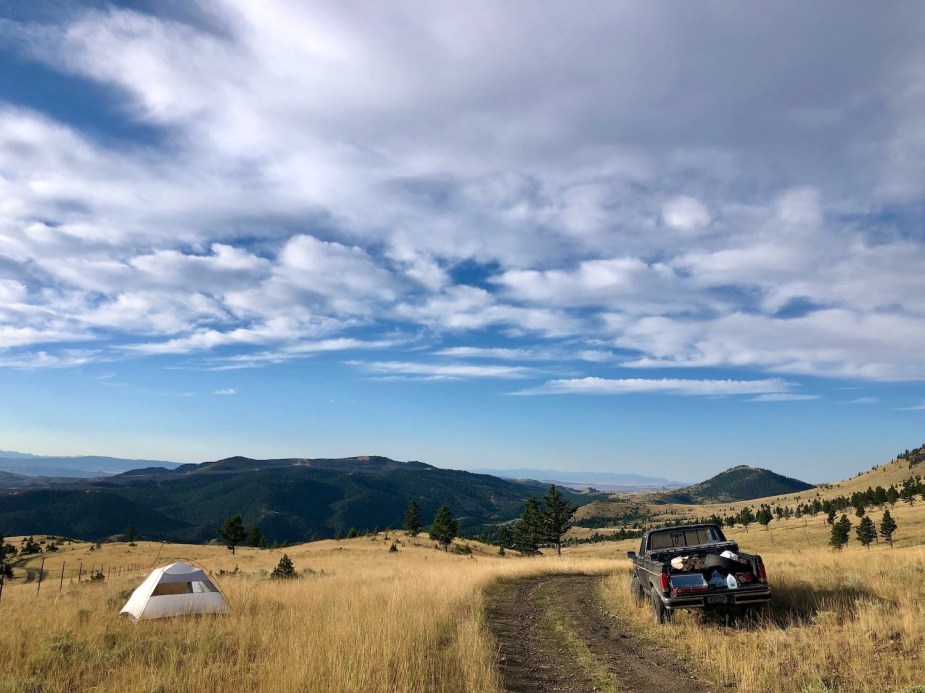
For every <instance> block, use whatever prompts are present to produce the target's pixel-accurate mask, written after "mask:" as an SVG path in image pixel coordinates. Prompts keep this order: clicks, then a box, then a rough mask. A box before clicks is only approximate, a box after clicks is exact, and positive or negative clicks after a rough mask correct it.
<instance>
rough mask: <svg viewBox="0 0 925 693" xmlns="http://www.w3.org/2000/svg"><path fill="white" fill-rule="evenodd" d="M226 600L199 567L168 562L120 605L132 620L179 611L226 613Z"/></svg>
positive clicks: (149, 576)
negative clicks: (122, 605) (123, 604)
mask: <svg viewBox="0 0 925 693" xmlns="http://www.w3.org/2000/svg"><path fill="white" fill-rule="evenodd" d="M228 612H229V608H228V602H227V601H225V597H224V596H223V595H222V593H221V592H219V591H218V589H217V588H216V587H215V585H213V584H212V581H211V580H209V578H208V576H206V574H205V572H204V571H203V570H202V569H201V568H195V567H193V566H191V565H187V564H186V563H179V562H177V563H171V564H170V565H165V566H164V567H163V568H157V569H155V570H153V571H152V572H151V574H150V575H148V577H147V578H145V581H144V582H143V583H141V585H140V586H139V587H138V589H136V590H135V591H134V592H132V596H131V597H129V600H128V601H127V602H126V603H125V606H124V607H122V611H120V612H119V613H120V614H125V615H126V616H128V617H129V618H131V619H132V620H133V621H140V620H141V619H143V618H164V617H166V616H181V615H183V614H227V613H228Z"/></svg>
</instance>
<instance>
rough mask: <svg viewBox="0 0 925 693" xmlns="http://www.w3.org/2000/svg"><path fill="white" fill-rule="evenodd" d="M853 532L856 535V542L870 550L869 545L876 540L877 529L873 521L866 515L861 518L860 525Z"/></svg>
mask: <svg viewBox="0 0 925 693" xmlns="http://www.w3.org/2000/svg"><path fill="white" fill-rule="evenodd" d="M854 531H855V534H857V537H858V541H859V542H861V543H862V544H863V545H864V546H866V547H867V548H868V549H869V548H870V543H871V542H872V541H873V540H874V539H876V538H877V528H876V527H875V526H874V521H873V520H871V519H870V518H869V517H868V516H866V515H865V516H864V517H862V518H861V523H860V524H859V525H858V526H857V527H856V528H855V530H854Z"/></svg>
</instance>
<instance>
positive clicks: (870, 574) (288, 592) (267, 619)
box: [0, 486, 925, 693]
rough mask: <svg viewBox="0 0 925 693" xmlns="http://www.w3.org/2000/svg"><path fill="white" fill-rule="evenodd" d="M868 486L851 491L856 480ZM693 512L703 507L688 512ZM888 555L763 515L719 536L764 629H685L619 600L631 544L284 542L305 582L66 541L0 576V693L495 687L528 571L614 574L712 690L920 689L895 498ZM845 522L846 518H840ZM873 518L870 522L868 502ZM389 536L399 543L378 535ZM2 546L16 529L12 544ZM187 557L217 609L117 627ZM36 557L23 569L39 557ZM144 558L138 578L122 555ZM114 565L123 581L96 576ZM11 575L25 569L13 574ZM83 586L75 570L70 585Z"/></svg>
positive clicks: (265, 561) (156, 550)
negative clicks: (746, 557) (457, 548)
mask: <svg viewBox="0 0 925 693" xmlns="http://www.w3.org/2000/svg"><path fill="white" fill-rule="evenodd" d="M865 487H866V486H865ZM700 512H701V513H702V512H703V510H702V509H700ZM892 514H893V516H894V518H895V519H896V521H897V523H898V524H899V529H898V531H897V534H896V538H897V542H896V545H897V548H895V549H890V548H889V547H887V546H885V545H883V544H880V545H879V546H874V547H873V548H871V549H870V550H866V549H864V548H862V547H861V546H860V545H858V543H857V542H856V541H855V540H854V535H853V533H852V541H851V545H849V547H848V548H846V549H845V550H844V551H842V552H835V551H832V550H831V549H829V548H828V546H827V541H828V535H829V527H828V526H827V525H826V524H825V522H824V518H823V517H822V516H821V515H820V516H817V517H816V518H802V519H800V520H797V519H795V518H793V519H790V520H784V521H778V520H775V521H774V522H772V523H771V525H770V531H768V530H765V529H764V528H762V527H760V526H758V525H753V526H752V527H751V528H750V531H749V532H747V533H746V532H745V531H744V530H743V529H742V528H740V527H736V528H735V529H733V530H730V531H729V532H728V534H729V536H730V538H731V539H734V540H736V541H738V542H739V544H740V545H741V546H742V548H743V549H744V550H750V551H756V552H759V553H761V554H762V555H763V556H764V558H765V562H766V564H767V566H768V571H769V576H770V581H771V585H772V587H773V589H774V591H775V609H774V612H773V615H772V618H770V619H769V620H768V621H767V622H765V623H762V624H760V625H759V626H758V627H757V628H753V629H749V630H735V629H726V628H723V627H721V626H717V625H711V624H706V625H703V624H700V623H698V622H697V621H696V620H695V619H694V618H693V617H691V616H689V615H686V614H681V615H680V616H679V618H678V619H677V622H676V623H675V624H673V625H671V626H668V627H660V626H656V624H655V623H654V620H653V619H652V617H651V615H650V613H649V611H648V610H647V609H639V608H636V607H635V606H634V605H632V604H631V603H630V599H629V593H628V590H627V583H628V576H629V572H628V571H629V562H628V561H627V560H626V559H625V558H622V557H623V556H625V551H626V550H627V549H635V548H637V546H638V540H628V541H624V542H617V543H613V542H602V543H598V544H590V545H587V544H586V545H582V546H580V547H578V548H569V549H567V550H566V551H565V555H564V556H563V557H562V558H557V557H555V556H554V555H548V556H544V557H541V558H534V559H521V558H516V557H513V556H509V557H506V558H500V557H498V556H497V555H496V553H495V551H496V549H495V548H494V547H487V546H483V545H481V544H479V543H477V542H467V543H468V544H469V545H470V546H471V547H472V549H473V558H468V557H466V556H461V555H454V554H452V553H450V554H445V553H444V552H442V551H436V550H434V549H433V545H432V544H431V543H430V542H428V541H427V540H426V539H421V540H419V542H418V543H419V544H420V545H419V546H413V545H411V544H410V542H409V541H408V539H407V538H406V537H404V535H403V534H401V533H393V535H392V537H390V539H389V540H385V539H384V535H383V534H380V535H379V537H378V538H375V539H371V538H368V537H362V538H358V539H353V540H344V541H321V542H315V543H311V544H304V545H300V546H295V547H290V548H288V549H286V553H288V555H289V556H290V557H291V558H292V560H293V562H294V563H295V565H296V568H297V569H299V570H302V571H306V570H307V569H311V570H312V571H313V572H312V573H306V574H305V575H304V576H303V577H302V579H300V580H297V581H293V582H286V583H279V582H275V581H271V580H269V579H268V578H267V575H268V573H269V571H270V570H272V568H273V567H274V566H275V565H276V563H277V562H278V560H279V558H280V557H281V555H282V551H260V550H256V549H249V548H241V549H238V553H237V555H236V556H232V555H231V554H230V552H228V551H227V550H226V549H224V548H223V547H220V546H190V545H169V544H168V545H160V544H156V543H149V542H139V545H138V546H137V547H130V546H128V545H126V544H105V545H103V547H102V548H101V549H98V550H93V551H91V550H90V546H91V545H90V544H86V543H74V544H71V545H67V544H65V545H63V546H62V547H61V549H60V550H59V551H58V552H57V553H54V554H47V555H46V563H45V568H46V571H47V577H46V582H45V583H44V584H43V585H42V588H41V592H40V593H39V594H38V595H37V594H36V583H35V582H34V581H32V582H27V583H25V584H23V582H22V579H21V578H19V579H17V580H14V581H13V583H9V582H8V583H7V585H6V586H5V588H4V592H3V596H2V600H0V624H2V626H3V627H2V628H0V693H6V692H8V691H49V692H52V691H72V690H81V691H85V690H86V691H93V690H104V689H105V690H110V689H112V688H117V689H119V688H121V689H124V690H126V691H187V690H190V691H191V690H255V691H269V690H273V691H380V690H381V691H479V692H482V691H486V692H491V691H498V690H499V687H500V682H499V679H498V674H497V671H496V669H495V667H494V653H495V650H494V644H493V642H492V639H491V636H490V634H489V633H488V631H487V628H486V624H485V621H484V618H485V617H484V594H485V591H486V589H488V588H489V587H490V586H491V585H492V584H493V583H494V582H495V581H497V580H499V579H509V578H515V577H518V576H524V575H528V574H536V573H542V572H589V573H590V572H593V573H597V572H600V573H604V574H612V576H611V577H608V578H607V579H606V580H605V583H604V585H603V593H604V598H605V599H606V600H607V601H608V602H609V603H610V605H611V606H612V610H613V611H614V612H616V613H618V614H619V615H621V617H623V618H625V619H626V620H627V621H628V622H629V623H631V624H632V625H633V627H634V628H635V629H637V630H638V632H639V633H640V635H641V637H652V638H656V639H658V640H659V641H660V642H666V641H668V642H670V643H671V644H672V645H673V646H674V647H676V648H678V649H679V650H681V651H682V652H683V653H685V655H686V656H687V657H689V658H690V659H691V660H692V662H694V663H695V665H696V666H697V667H698V668H699V669H701V670H702V671H703V672H704V673H705V674H706V675H707V676H708V677H712V678H713V679H715V682H716V683H717V684H718V685H731V686H735V687H736V688H738V689H740V690H742V691H781V692H784V691H786V692H788V693H789V692H790V691H807V692H809V691H824V690H831V691H874V690H877V691H897V690H902V689H903V688H904V687H908V686H912V685H916V684H918V685H921V684H925V673H923V672H925V668H923V664H925V662H923V655H922V653H923V652H925V587H923V585H925V548H923V546H922V545H923V543H925V503H921V502H917V503H916V504H915V505H914V506H913V507H909V506H905V505H902V504H897V505H896V507H895V508H894V509H893V510H892ZM849 516H850V517H851V519H852V521H854V522H855V523H856V522H857V518H855V517H853V516H851V515H849ZM871 516H872V517H873V519H874V520H875V522H879V519H880V513H879V511H873V512H872V513H871ZM395 538H398V539H399V540H400V541H401V542H403V543H402V545H401V546H400V550H399V551H398V553H394V554H392V553H389V552H388V546H389V545H390V544H391V542H392V540H393V539H395ZM10 542H11V543H14V544H15V543H17V539H16V538H11V539H10ZM176 559H187V560H191V561H194V562H200V563H201V564H203V565H204V566H206V567H207V568H209V569H210V570H212V571H214V572H215V573H218V571H219V570H225V571H231V570H233V569H234V568H235V567H237V568H238V570H239V574H238V575H237V576H235V577H229V576H225V577H221V576H220V577H218V578H217V582H218V584H219V585H220V586H221V588H222V589H223V590H224V591H225V593H226V594H227V596H228V598H229V601H230V603H231V606H232V614H231V616H228V617H224V618H212V617H206V618H195V617H193V618H178V619H168V620H163V621H149V622H142V623H140V624H132V623H130V622H128V621H126V620H123V619H121V618H120V617H119V616H118V611H119V609H120V608H121V607H122V605H123V603H124V602H125V600H126V599H127V597H128V594H129V592H130V590H131V589H133V588H134V587H135V586H136V585H137V584H139V583H140V581H141V580H142V579H143V578H144V576H145V575H146V574H147V572H148V570H149V569H150V567H151V566H152V564H153V563H155V562H156V563H157V564H158V565H163V564H164V563H167V562H170V561H171V560H176ZM38 560H39V559H38V557H35V558H31V559H29V561H28V566H27V567H30V568H32V570H33V572H34V571H35V570H36V569H37V568H38ZM62 561H64V562H66V567H67V574H68V575H69V576H70V575H71V574H72V573H71V569H72V568H76V567H77V565H78V564H79V563H80V562H82V563H83V568H84V571H85V572H84V574H85V575H86V571H88V570H89V568H90V566H91V564H92V565H94V566H96V567H99V566H100V565H101V564H102V565H104V566H106V571H107V573H108V577H107V579H106V581H105V582H104V584H93V585H90V584H80V585H77V584H75V582H74V580H73V578H71V577H68V578H66V579H65V581H64V585H63V590H61V591H60V592H59V591H58V584H59V583H58V576H59V575H60V573H59V569H60V566H61V562H62ZM131 565H141V566H142V568H141V569H139V570H136V571H133V572H132V571H129V572H126V571H125V567H126V566H131ZM113 567H117V568H118V567H122V568H123V570H122V572H121V575H120V574H119V573H118V572H110V571H111V570H112V568H113ZM16 570H17V574H18V575H20V576H21V575H23V574H24V571H23V567H22V566H20V567H17V569H16ZM84 580H86V578H84Z"/></svg>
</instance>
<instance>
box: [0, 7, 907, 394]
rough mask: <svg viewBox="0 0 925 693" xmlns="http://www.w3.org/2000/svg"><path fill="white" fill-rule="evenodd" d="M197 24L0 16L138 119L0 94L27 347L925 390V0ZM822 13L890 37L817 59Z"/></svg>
mask: <svg viewBox="0 0 925 693" xmlns="http://www.w3.org/2000/svg"><path fill="white" fill-rule="evenodd" d="M152 11H157V8H155V9H154V10H152ZM195 12H198V13H200V15H198V20H201V23H199V24H197V21H196V18H194V19H193V20H191V21H189V22H188V23H183V22H178V21H174V20H170V19H167V18H164V17H158V16H155V15H153V14H145V13H141V12H135V11H131V10H125V9H115V8H107V9H105V10H81V9H73V8H71V9H69V10H68V11H67V12H66V13H62V15H61V16H60V17H52V16H51V15H50V14H48V15H43V16H42V17H40V18H39V21H37V22H33V23H23V22H15V21H11V20H2V21H0V40H3V41H4V45H6V46H8V47H9V50H12V51H18V52H19V54H21V56H22V57H23V58H25V59H27V60H38V61H41V62H42V63H43V64H44V65H45V66H46V67H47V68H49V69H52V70H57V71H59V72H61V73H64V74H69V75H74V74H76V75H79V76H80V77H81V78H83V79H85V80H89V81H91V82H93V83H95V84H98V85H101V86H102V88H103V89H105V90H106V99H100V100H99V102H100V103H102V102H104V101H105V102H106V103H107V104H111V106H112V107H111V108H108V107H107V110H106V111H105V113H104V111H103V109H102V108H101V109H100V111H99V113H100V114H101V119H102V118H103V117H104V116H105V120H101V122H100V123H94V124H93V126H92V127H86V128H85V127H84V126H85V125H86V124H85V123H81V122H77V123H71V124H68V123H66V122H63V121H59V120H56V119H55V116H53V115H51V114H49V113H39V112H37V111H34V110H29V109H28V108H23V107H16V106H12V105H5V106H3V107H2V108H0V171H3V175H2V176H0V349H4V350H6V351H7V352H9V353H8V356H9V359H13V360H15V359H16V358H25V357H18V356H15V355H14V354H15V353H18V352H17V351H16V350H18V349H24V348H31V347H35V346H41V348H42V350H43V351H42V352H41V353H44V354H45V355H46V356H45V357H44V358H38V359H33V360H34V361H35V362H37V363H39V362H43V361H44V362H46V363H48V364H51V363H57V364H64V363H70V362H72V359H71V358H69V357H68V356H67V354H66V352H65V350H69V349H70V350H73V349H74V347H75V344H74V343H75V342H80V343H81V344H82V345H84V346H86V347H87V349H88V351H87V352H86V353H87V354H89V355H88V356H86V358H91V359H103V358H111V357H112V353H113V352H114V351H115V353H117V354H122V355H123V356H124V354H126V353H130V354H135V355H145V354H197V353H204V352H208V351H209V350H212V349H216V348H223V349H224V350H226V351H229V352H235V353H234V354H233V355H234V356H241V357H242V360H241V361H240V362H239V364H243V363H249V364H252V365H253V364H258V363H274V362H279V361H280V360H286V359H289V358H292V357H293V355H294V354H297V353H299V352H297V351H296V350H295V349H296V347H297V346H298V345H299V344H304V343H308V342H314V343H318V344H321V343H325V342H327V343H329V344H335V343H336V342H335V341H330V340H338V339H343V340H349V339H350V338H349V337H346V336H345V334H347V333H348V331H350V330H355V329H356V328H358V327H362V328H364V330H367V331H368V332H364V334H370V335H372V336H371V337H370V339H369V341H371V342H377V341H379V342H381V341H387V335H388V334H389V333H391V332H392V331H393V330H395V329H396V325H398V329H400V330H403V331H405V332H408V333H412V332H416V331H421V332H424V333H427V334H428V335H429V336H431V337H433V339H434V340H437V341H439V340H441V339H445V340H447V341H452V340H454V339H460V340H461V341H465V342H477V341H478V340H479V339H480V338H481V337H482V336H483V335H484V334H485V333H491V336H492V338H493V339H494V338H497V337H498V335H499V334H500V335H501V336H504V335H508V336H515V337H518V338H519V339H518V342H517V343H518V344H522V343H523V341H525V340H526V339H530V340H534V341H535V342H537V343H536V344H535V345H534V346H529V347H523V348H524V349H525V352H524V354H523V356H522V357H523V359H524V360H530V361H537V360H546V356H547V355H548V356H549V357H550V358H549V359H548V360H556V359H558V358H570V359H571V358H576V357H577V358H579V359H581V358H584V359H585V360H587V361H596V360H607V359H608V358H609V354H610V347H614V348H616V349H623V350H626V351H629V352H632V353H633V354H634V355H633V356H629V357H627V358H628V360H629V363H628V364H627V365H631V366H635V367H639V368H647V367H666V366H668V367H693V366H698V367H702V368H715V367H729V366H737V367H742V368H748V369H752V370H753V371H756V372H762V373H792V374H813V375H823V376H834V377H843V376H850V377H855V378H864V379H873V380H882V379H898V380H900V379H920V378H925V357H923V355H922V352H921V350H920V349H919V347H918V345H920V344H921V342H922V339H923V337H925V310H923V309H922V307H921V306H920V305H919V304H918V303H917V301H916V300H915V299H916V297H918V296H921V295H925V273H922V272H921V267H922V266H923V265H925V243H923V242H922V240H921V238H920V237H919V235H920V234H917V232H916V231H915V229H917V228H918V227H919V226H921V223H920V221H921V218H920V217H921V211H920V210H921V201H922V195H921V190H922V189H925V168H923V167H922V165H921V161H922V160H925V159H923V157H921V156H917V154H918V153H921V152H923V151H925V146H923V143H925V140H923V138H922V135H921V133H922V132H923V131H925V129H923V127H922V115H921V114H922V112H923V109H922V103H923V94H925V88H923V85H925V72H923V71H922V69H921V65H922V57H923V49H922V41H921V37H920V35H919V34H920V32H918V31H917V28H918V27H919V26H920V24H921V20H922V19H923V13H925V10H923V9H922V8H920V7H917V6H913V5H907V6H904V7H903V9H902V10H901V11H897V12H890V13H881V12H876V11H874V10H870V9H869V8H867V9H865V8H862V7H853V8H849V9H843V10H842V11H840V12H838V13H833V12H832V11H831V9H827V8H825V7H824V6H814V5H810V4H805V5H802V6H800V7H795V8H790V9H789V10H788V11H787V12H784V13H780V14H779V15H775V16H773V17H769V16H767V13H764V12H759V11H756V10H754V9H753V8H751V7H747V6H743V7H739V8H736V10H735V11H733V12H727V11H725V10H724V11H719V10H715V9H714V10H709V11H707V12H706V14H703V10H702V9H696V10H695V9H692V8H685V9H682V10H680V11H679V10H678V8H676V7H671V8H668V7H666V6H662V5H660V4H658V3H648V4H638V5H625V4H612V3H599V4H593V7H592V11H588V12H581V13H576V12H573V11H571V10H570V9H569V8H567V7H565V6H556V5H531V6H526V5H521V4H517V3H514V4H491V3H489V4H485V5H483V6H480V8H479V11H478V12H470V11H464V10H462V9H459V8H456V7H452V6H448V5H446V4H439V3H411V4H409V5H405V6H403V7H401V8H400V9H398V10H395V9H385V8H382V7H378V6H375V5H366V6H363V7H362V8H357V7H355V6H351V5H338V4H336V3H335V4H331V5H319V4H308V5H306V4H303V3H292V2H284V1H283V0H267V1H266V2H262V3H259V5H251V4H241V3H231V2H224V1H223V2H218V3H212V4H209V5H202V6H199V7H198V9H197V10H196V11H195ZM195 12H194V14H195ZM42 22H45V23H42ZM820 24H825V25H828V26H832V30H833V32H836V33H839V35H857V34H859V33H863V35H864V37H865V46H867V47H868V49H867V50H865V51H864V53H863V55H861V54H859V53H858V52H857V51H856V50H854V46H855V45H856V42H855V41H845V42H843V44H838V45H834V46H832V47H831V50H830V51H829V52H827V53H826V55H825V56H822V58H820V56H819V51H818V41H817V38H816V36H815V35H813V34H812V33H811V32H800V31H797V32H795V31H793V27H794V26H819V25H820ZM485 26H491V27H492V31H491V32H485ZM216 27H218V28H219V29H218V30H216V29H215V28H216ZM449 27H451V29H450V28H449ZM549 27H555V31H550V30H549ZM714 32H717V33H721V34H722V35H723V36H724V37H726V39H728V40H724V41H722V42H717V41H710V40H708V39H709V38H710V37H711V36H713V35H714ZM654 33H657V34H658V35H661V36H667V37H670V40H666V41H662V42H660V43H659V45H658V47H657V49H656V50H655V51H654V52H653V51H652V50H651V46H650V45H649V38H648V37H650V36H651V35H653V34H654ZM729 37H732V38H729ZM412 38H413V40H411V39H412ZM641 52H644V53H646V54H647V55H649V56H650V59H648V60H646V61H644V63H640V62H639V61H638V60H637V57H638V55H640V54H641ZM782 53H785V54H786V55H788V56H791V58H790V59H789V60H788V61H786V62H785V64H781V63H780V61H778V60H776V57H777V56H779V55H780V54H782ZM770 58H774V59H770ZM807 66H809V67H807ZM614 84H619V85H620V88H619V89H613V85H614ZM818 84H825V85H826V89H824V90H820V89H818V88H816V86H817V85H818ZM743 94H747V95H748V98H743V97H742V95H743ZM666 104H670V108H669V107H666ZM56 113H58V117H60V118H62V119H66V118H67V117H68V114H67V113H66V112H65V111H63V110H62V111H56ZM872 114H876V116H875V117H874V116H873V115H872ZM110 120H112V121H113V122H118V123H119V124H120V125H129V126H131V127H130V129H131V128H141V129H144V128H148V129H149V130H150V132H151V133H153V134H152V138H151V140H150V141H148V140H144V141H132V140H131V138H130V137H127V138H120V136H119V135H118V134H117V133H110V132H107V123H108V122H109V121H110ZM101 131H102V132H101ZM660 226H668V227H670V228H673V229H676V230H677V231H679V233H658V232H657V230H658V229H659V227H660ZM653 231H655V232H653ZM466 268H475V269H474V270H473V272H472V273H473V275H475V276H473V277H467V276H466ZM377 331H378V332H379V333H380V334H375V333H376V332H377ZM56 344H58V345H60V347H55V345H56ZM113 346H116V347H119V348H118V349H113V348H111V347H113ZM345 348H351V347H345ZM357 348H361V347H357ZM475 348H480V347H475ZM506 348H508V347H506V346H501V347H498V349H497V350H496V351H495V352H494V354H493V355H492V354H490V353H489V352H487V351H486V352H484V353H481V354H479V353H476V352H470V354H469V356H466V354H465V353H464V352H458V353H453V352H450V351H445V352H444V353H445V355H447V356H451V357H454V358H468V357H471V358H495V359H497V360H504V361H516V360H517V359H518V358H520V356H518V355H517V353H516V352H517V349H514V348H513V347H511V349H513V351H509V352H507V351H504V349H506ZM582 352H584V353H586V354H587V356H586V357H582V356H579V355H580V354H581V353H582ZM223 353H224V352H223ZM305 353H311V349H307V350H306V352H305ZM560 355H561V356H560ZM205 358H211V357H209V356H206V357H205ZM9 359H8V361H9ZM248 359H249V360H248ZM209 363H210V364H211V365H213V366H214V365H215V363H214V362H212V361H210V362H209ZM234 364H235V362H234V361H228V362H222V363H221V364H220V365H218V366H215V367H231V366H233V365H234Z"/></svg>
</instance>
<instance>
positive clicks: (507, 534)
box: [495, 525, 514, 549]
mask: <svg viewBox="0 0 925 693" xmlns="http://www.w3.org/2000/svg"><path fill="white" fill-rule="evenodd" d="M513 541H514V537H513V535H512V534H511V528H510V527H508V526H507V525H501V526H500V527H498V531H497V532H495V543H496V544H497V545H498V546H500V547H501V548H502V549H509V548H511V546H513Z"/></svg>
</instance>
